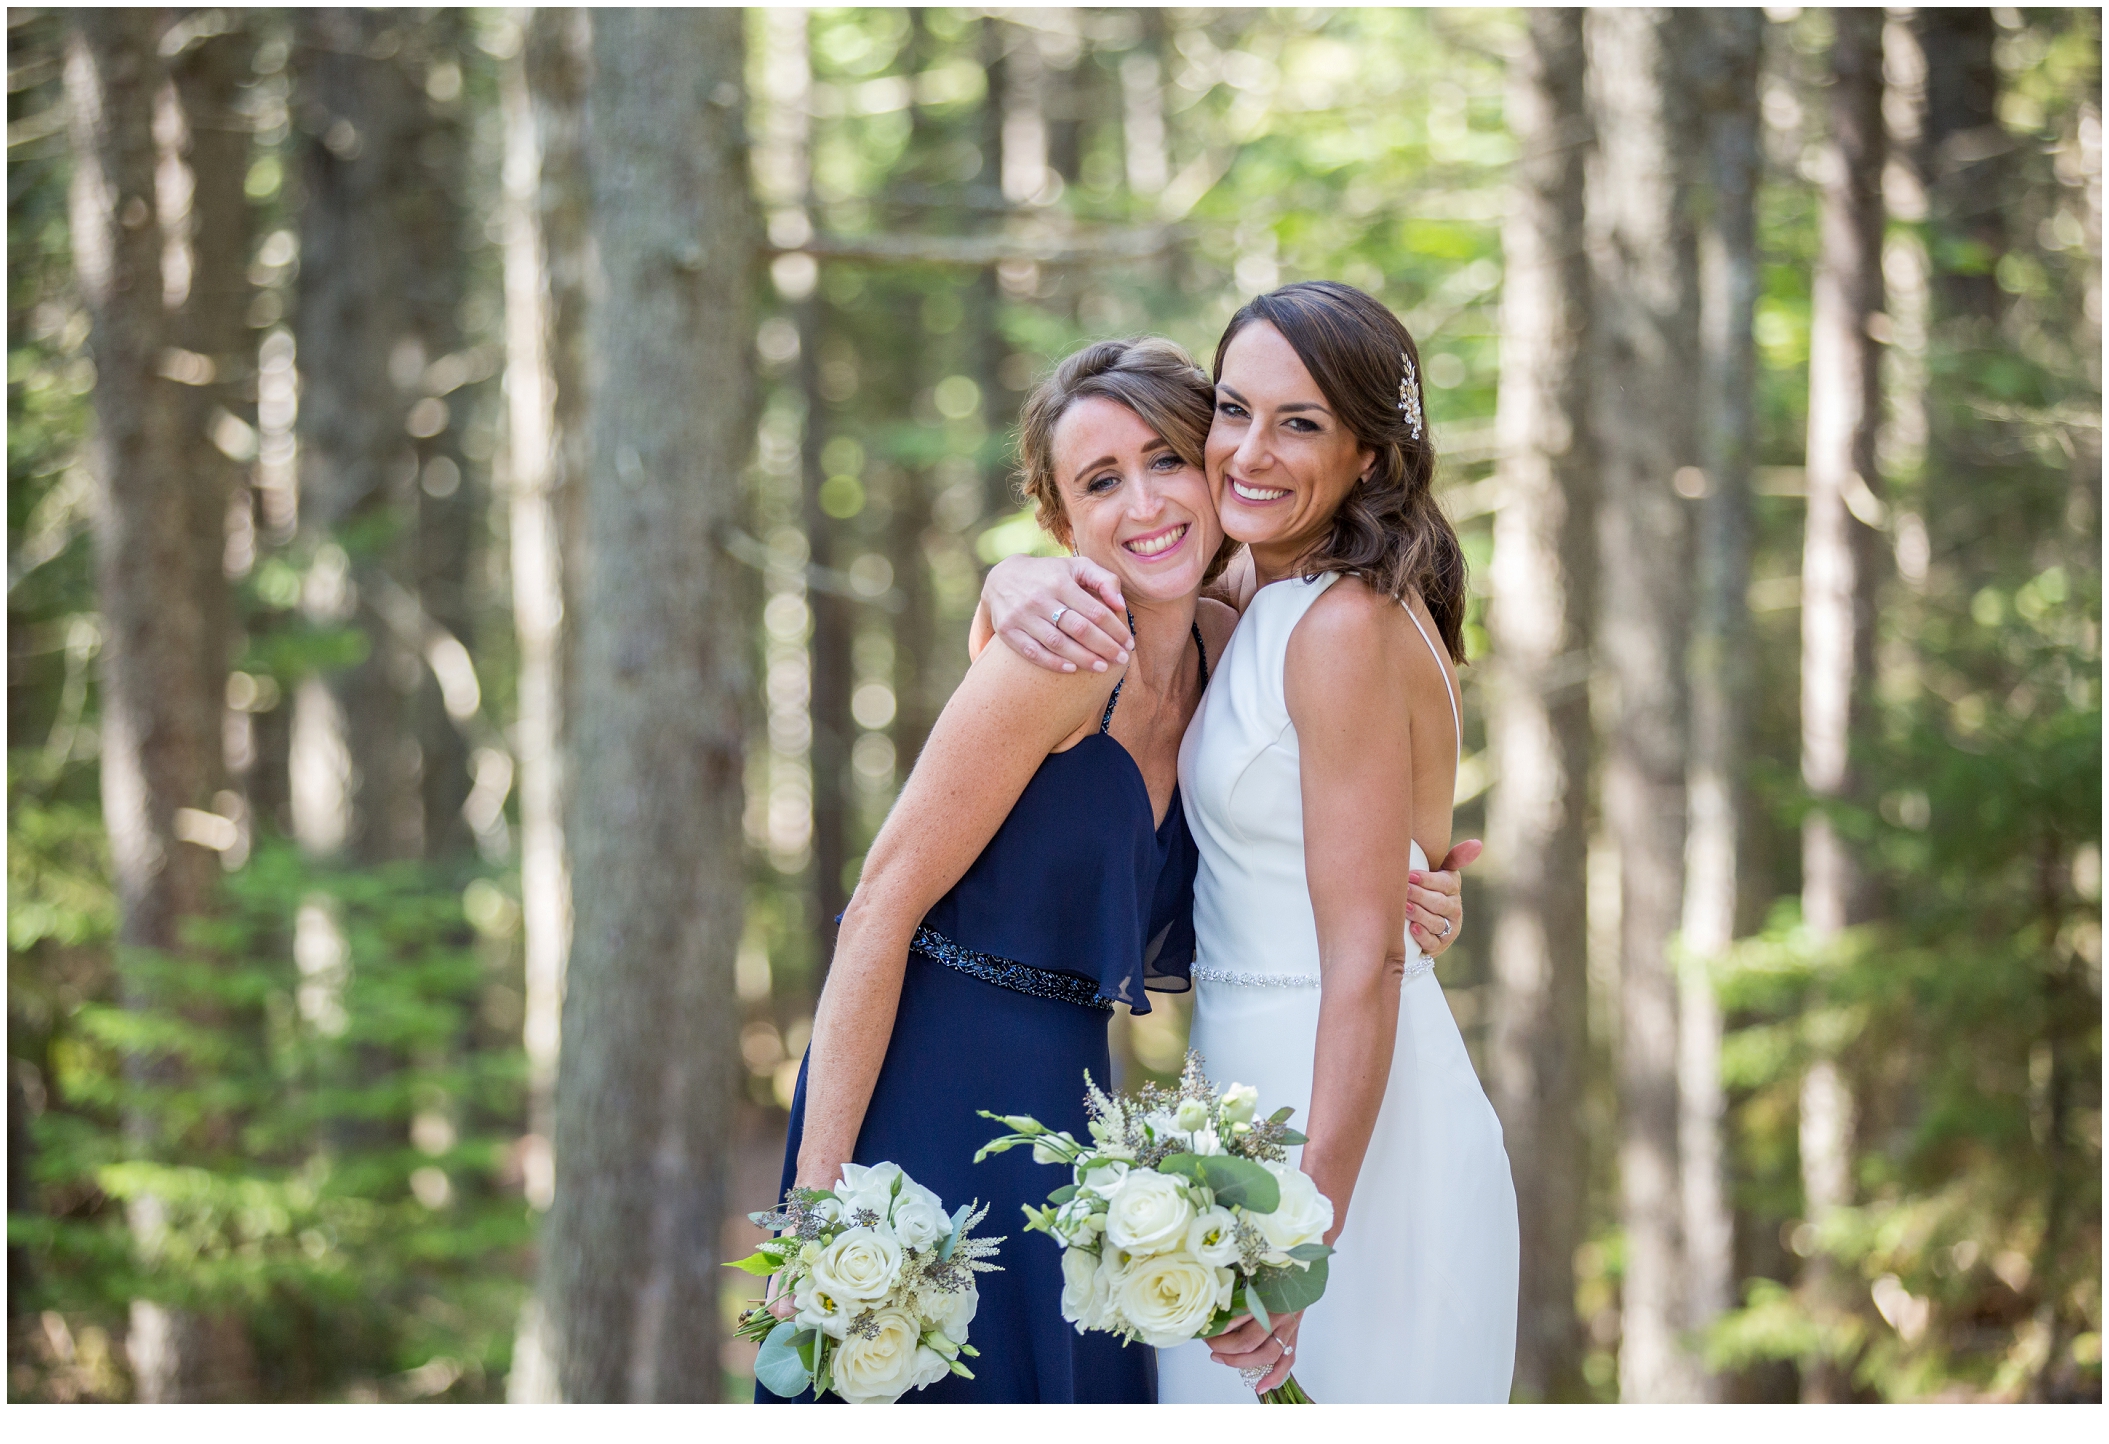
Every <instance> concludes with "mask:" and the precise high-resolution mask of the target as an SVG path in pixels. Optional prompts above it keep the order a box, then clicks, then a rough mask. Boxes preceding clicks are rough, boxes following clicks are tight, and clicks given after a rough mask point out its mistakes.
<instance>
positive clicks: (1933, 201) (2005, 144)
mask: <svg viewBox="0 0 2109 1444" xmlns="http://www.w3.org/2000/svg"><path fill="white" fill-rule="evenodd" d="M1912 19H1913V28H1914V29H1915V30H1916V31H1917V33H1918V42H1919V50H1920V53H1921V55H1922V56H1923V57H1924V64H1925V87H1926V92H1925V111H1924V114H1923V117H1922V120H1921V124H1920V129H1919V135H1918V146H1917V153H1916V154H1915V155H1914V156H1913V157H1912V158H1911V159H1912V161H1913V165H1914V169H1916V170H1917V171H1918V173H1919V176H1920V178H1921V180H1922V182H1923V183H1924V184H1925V186H1926V189H1927V200H1928V205H1929V215H1928V219H1929V221H1930V222H1931V224H1932V227H1933V230H1934V232H1935V233H1936V235H1937V236H1938V237H1939V238H1940V240H1941V242H1942V243H1943V245H1942V246H1941V249H1942V250H1943V251H1944V252H1945V253H1946V256H1945V264H1941V265H1938V266H1937V267H1936V274H1937V280H1936V283H1935V291H1936V299H1937V304H1938V306H1939V309H1940V311H1941V313H1942V314H1943V315H1944V316H1957V317H1965V316H1966V317H1971V318H1974V319H1975V320H1977V321H1980V322H1992V321H1996V320H1997V319H1998V318H1999V313H2000V310H2001V309H2002V299H2001V293H2000V289H1999V283H1998V280H1997V279H1996V278H1995V276H1994V275H1993V271H1994V269H1995V264H1996V262H1997V261H1998V260H1999V258H2000V257H2001V256H2002V255H2004V254H2005V253H2006V249H2007V232H2006V214H2005V209H2004V203H2005V201H2006V199H2007V193H2006V186H2005V185H2004V184H2003V179H2002V177H2003V170H2004V167H2003V166H2002V162H2004V161H2006V160H2007V159H2008V158H2009V157H2010V155H2011V152H2012V149H2013V141H2012V140H2011V139H2010V138H2009V137H2008V135H2007V133H2006V131H2005V129H2004V128H2003V127H2002V126H2001V125H2000V124H1999V114H1998V105H1999V67H1998V65H1997V63H1996V62H1995V61H1994V59H1993V45H1994V42H1995V41H1996V40H1997V39H1998V38H1999V27H1998V23H1997V22H1996V21H1995V20H1994V19H1993V17H1992V12H1991V10H1990V9H1989V8H1987V7H1985V6H1981V5H1957V6H1953V7H1949V6H1939V5H1927V6H1920V7H1918V9H1917V10H1916V11H1915V12H1914V14H1913V17H1912Z"/></svg>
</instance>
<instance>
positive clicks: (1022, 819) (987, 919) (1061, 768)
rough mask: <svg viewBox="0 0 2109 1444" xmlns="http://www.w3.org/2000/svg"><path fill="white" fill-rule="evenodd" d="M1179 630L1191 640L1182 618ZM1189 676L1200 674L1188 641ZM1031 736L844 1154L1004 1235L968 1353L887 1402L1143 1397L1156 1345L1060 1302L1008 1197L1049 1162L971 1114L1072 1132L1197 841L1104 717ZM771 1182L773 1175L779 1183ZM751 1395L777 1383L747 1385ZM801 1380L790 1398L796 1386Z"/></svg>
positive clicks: (1058, 1273) (801, 1101) (1028, 1189)
mask: <svg viewBox="0 0 2109 1444" xmlns="http://www.w3.org/2000/svg"><path fill="white" fill-rule="evenodd" d="M1194 641H1195V644H1196V645H1199V644H1200V641H1201V635H1200V630H1199V628H1196V629H1195V632H1194ZM1201 680H1202V683H1203V685H1206V683H1207V680H1208V661H1207V655H1206V652H1205V651H1204V653H1203V655H1202V661H1201ZM1119 700H1120V692H1119V689H1118V688H1115V690H1114V694H1113V697H1112V698H1111V699H1110V700H1109V701H1108V702H1107V704H1106V715H1105V719H1104V720H1103V721H1102V722H1101V723H1100V724H1099V730H1098V732H1097V733H1095V734H1094V735H1092V736H1088V737H1086V738H1085V739H1084V740H1083V741H1082V742H1079V743H1078V744H1077V745H1076V746H1074V747H1071V748H1070V749H1068V750H1067V751H1065V752H1056V753H1051V754H1049V756H1048V758H1047V760H1046V761H1045V762H1043V763H1041V764H1040V768H1039V770H1038V771H1037V772H1035V773H1034V774H1033V777H1032V780H1031V781H1030V782H1028V783H1027V784H1026V786H1025V791H1024V792H1023V793H1022V794H1020V796H1019V798H1018V801H1017V803H1016V805H1015V806H1013V807H1012V808H1011V812H1010V816H1008V817H1007V818H1005V819H1004V821H1003V825H1002V826H1001V827H999V828H998V829H997V830H996V835H995V836H994V837H993V838H991V839H990V840H989V844H988V846H987V847H986V848H984V849H982V853H981V856H980V857H978V858H977V859H975V861H974V864H973V866H972V867H970V868H968V869H967V872H966V875H965V876H964V877H962V878H961V879H960V880H959V882H958V884H957V885H956V886H954V887H953V889H952V890H951V891H950V892H948V893H946V894H945V896H944V897H942V898H941V899H939V900H938V903H937V905H936V906H935V907H933V908H931V909H930V911H929V913H928V914H926V915H925V916H924V918H923V923H922V926H921V927H919V928H918V929H917V930H916V933H915V941H914V945H913V947H912V949H911V951H910V952H909V954H908V970H907V974H906V976H905V977H904V978H903V980H902V983H901V1003H900V1010H899V1012H898V1013H897V1014H896V1015H895V1017H894V1024H893V1037H892V1039H891V1041H890V1042H889V1043H888V1045H887V1049H886V1061H885V1063H884V1064H883V1065H882V1066H881V1068H880V1070H879V1081H878V1083H877V1085H876V1086H875V1087H874V1088H873V1089H872V1095H871V1104H870V1106H869V1107H868V1108H867V1109H866V1110H865V1114H864V1126H863V1128H862V1130H861V1131H860V1132H859V1133H858V1135H857V1146H856V1149H855V1154H854V1157H853V1159H852V1161H853V1162H856V1163H862V1164H867V1165H869V1164H876V1163H882V1162H889V1161H890V1162H893V1163H898V1164H899V1165H900V1166H901V1167H902V1168H903V1169H905V1170H907V1172H908V1175H909V1176H910V1177H911V1178H913V1179H915V1181H916V1182H918V1183H921V1184H923V1185H924V1186H926V1187H928V1188H930V1189H933V1190H935V1191H936V1193H937V1195H938V1196H939V1197H940V1198H942V1199H943V1200H944V1202H945V1206H946V1207H947V1208H957V1207H958V1206H959V1205H960V1204H962V1203H965V1202H967V1201H968V1200H970V1199H979V1200H980V1201H981V1202H983V1203H986V1204H988V1205H989V1214H988V1218H987V1219H986V1220H984V1222H983V1223H982V1225H981V1226H980V1227H979V1228H978V1229H976V1230H975V1232H976V1233H977V1234H978V1235H979V1236H981V1237H984V1238H996V1237H1001V1238H1004V1239H1006V1240H1007V1241H1006V1242H1005V1244H1004V1246H1003V1251H1002V1252H1001V1253H1000V1254H999V1255H998V1256H997V1257H996V1258H995V1259H994V1260H993V1262H995V1263H997V1264H999V1265H1001V1266H1002V1272H1000V1273H986V1274H982V1275H981V1276H980V1280H979V1287H980V1292H981V1303H980V1307H979V1309H978V1311H977V1312H976V1313H975V1316H974V1322H973V1324H972V1326H971V1328H970V1330H969V1342H971V1343H972V1344H973V1345H974V1347H975V1348H977V1349H979V1350H980V1351H981V1357H980V1358H978V1359H970V1360H967V1361H966V1362H967V1363H968V1365H969V1367H971V1368H972V1369H973V1371H974V1375H975V1377H974V1378H973V1379H971V1380H968V1379H962V1378H960V1377H958V1376H957V1375H953V1376H950V1377H947V1378H945V1379H943V1380H940V1381H939V1382H938V1383H935V1384H932V1385H931V1386H930V1387H929V1388H927V1389H925V1390H923V1391H921V1392H920V1393H909V1394H907V1395H905V1396H904V1397H903V1399H902V1401H901V1402H903V1403H911V1402H913V1403H930V1404H939V1403H945V1404H950V1403H974V1404H1032V1403H1041V1404H1068V1403H1077V1404H1152V1403H1155V1402H1156V1401H1157V1359H1156V1351H1155V1350H1153V1349H1150V1348H1147V1347H1145V1346H1143V1345H1141V1344H1134V1345H1123V1344H1122V1343H1120V1342H1119V1341H1118V1340H1116V1339H1115V1338H1113V1337H1112V1336H1111V1335H1108V1334H1102V1333H1092V1334H1078V1333H1077V1332H1076V1329H1075V1328H1074V1326H1072V1325H1070V1324H1068V1323H1065V1322H1064V1321H1063V1319H1062V1310H1061V1299H1062V1265H1061V1251H1060V1248H1059V1247H1058V1246H1057V1245H1056V1243H1055V1242H1054V1240H1052V1239H1050V1238H1048V1237H1047V1236H1046V1235H1044V1234H1037V1233H1035V1234H1027V1233H1026V1232H1025V1231H1024V1213H1023V1209H1024V1206H1025V1205H1027V1204H1034V1205H1038V1204H1041V1203H1044V1202H1045V1201H1046V1198H1047V1195H1048V1193H1049V1192H1050V1191H1051V1190H1053V1189H1054V1188H1056V1187H1058V1186H1059V1185H1061V1184H1062V1183H1064V1182H1066V1181H1067V1180H1066V1179H1065V1178H1064V1177H1063V1176H1062V1174H1061V1172H1060V1171H1059V1170H1058V1169H1054V1168H1050V1167H1048V1166H1046V1165H1045V1164H1037V1163H1034V1162H1033V1161H1032V1153H1031V1151H1030V1150H1028V1149H1022V1148H1019V1149H1013V1150H1011V1151H1010V1152H1009V1153H1003V1154H998V1155H996V1156H995V1157H993V1158H990V1159H987V1160H986V1161H984V1162H982V1163H979V1164H976V1163H974V1162H973V1161H972V1160H973V1157H974V1151H975V1150H976V1149H978V1148H980V1147H981V1145H982V1144H984V1143H986V1142H988V1141H989V1140H990V1139H991V1138H993V1137H995V1136H996V1135H997V1134H998V1133H1001V1132H1003V1131H1004V1130H1003V1128H1002V1126H1001V1125H1000V1124H995V1123H991V1122H990V1121H989V1120H988V1119H986V1118H982V1117H979V1116H978V1110H980V1109H983V1108H986V1109H988V1110H989V1111H990V1112H992V1113H1025V1114H1030V1115H1031V1116H1033V1117H1035V1118H1037V1119H1039V1120H1040V1121H1041V1122H1042V1123H1045V1124H1046V1125H1047V1126H1048V1127H1050V1128H1056V1129H1067V1130H1069V1131H1070V1132H1071V1133H1073V1134H1075V1135H1076V1136H1077V1137H1079V1138H1082V1137H1083V1136H1084V1130H1085V1121H1086V1120H1085V1112H1084V1071H1085V1070H1086V1069H1089V1070H1090V1072H1091V1076H1092V1077H1093V1078H1095V1079H1097V1080H1098V1081H1099V1083H1100V1085H1101V1086H1111V1081H1112V1080H1111V1074H1112V1062H1111V1059H1110V1057H1109V1055H1108V1052H1107V1047H1106V1022H1107V1019H1108V1017H1109V1015H1110V1014H1111V1013H1112V1011H1113V1003H1114V1002H1115V1001H1116V1000H1117V1001H1120V1002H1123V1003H1126V1004H1127V1005H1128V1006H1129V1007H1130V1008H1132V1009H1133V1010H1134V1011H1135V1012H1137V1013H1147V1012H1149V1011H1150V1003H1149V992H1151V991H1156V992H1181V993H1183V992H1185V991H1186V990H1187V989H1188V988H1189V987H1191V986H1192V984H1191V982H1190V981H1189V977H1188V972H1189V969H1190V968H1191V966H1192V963H1193V955H1194V933H1193V885H1194V870H1195V867H1196V865H1197V854H1196V852H1195V849H1194V842H1193V837H1192V835H1191V834H1190V833H1188V831H1187V828H1186V815H1185V811H1184V809H1183V808H1182V807H1181V806H1180V801H1179V796H1178V793H1177V791H1176V789H1175V790H1174V792H1173V795H1172V801H1171V807H1170V809H1169V810H1168V811H1167V812H1166V813H1165V818H1164V823H1163V825H1162V826H1157V825H1156V823H1155V819H1154V816H1153V812H1152V808H1151V805H1150V791H1149V787H1148V786H1147V784H1145V783H1144V781H1143V777H1142V770H1141V768H1140V767H1138V766H1137V765H1136V763H1135V759H1134V758H1133V756H1132V755H1131V754H1130V753H1129V752H1128V749H1127V748H1126V747H1124V746H1122V745H1121V744H1120V743H1119V742H1118V741H1116V740H1114V738H1113V737H1112V736H1111V735H1110V734H1109V733H1108V732H1107V730H1106V728H1107V727H1108V726H1109V725H1111V723H1112V720H1113V708H1114V706H1115V704H1116V703H1118V702H1119ZM811 1063H812V1054H811V1052H810V1051H808V1053H807V1055H806V1059H805V1062H804V1063H802V1064H801V1065H800V1067H799V1071H798V1090H797V1093H796V1095H795V1096H794V1097H793V1099H792V1101H791V1126H790V1136H789V1138H788V1139H787V1140H786V1142H785V1145H784V1169H783V1182H782V1188H785V1189H788V1188H789V1187H790V1186H791V1184H792V1183H793V1181H794V1180H795V1178H796V1175H797V1167H798V1147H799V1140H800V1139H801V1138H802V1137H803V1135H804V1132H805V1109H806V1070H807V1068H808V1067H809V1066H810V1065H811ZM778 1196H779V1197H781V1196H782V1195H781V1193H779V1195H778ZM754 1397H755V1401H756V1402H757V1403H780V1402H785V1401H783V1400H780V1399H779V1398H778V1397H777V1396H776V1395H775V1394H772V1393H770V1392H769V1391H768V1390H767V1389H765V1388H763V1387H762V1386H761V1385H760V1384H756V1385H755V1390H754ZM811 1399H812V1395H811V1394H810V1393H806V1394H801V1395H800V1396H799V1399H798V1400H797V1401H795V1402H810V1401H811Z"/></svg>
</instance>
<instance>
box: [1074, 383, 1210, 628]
mask: <svg viewBox="0 0 2109 1444" xmlns="http://www.w3.org/2000/svg"><path fill="white" fill-rule="evenodd" d="M1053 442H1054V444H1053V448H1052V450H1053V453H1054V471H1055V481H1056V484H1057V485H1058V486H1059V487H1060V488H1061V495H1062V512H1063V519H1064V521H1065V522H1066V524H1067V530H1068V531H1069V536H1067V537H1065V538H1063V540H1066V541H1068V542H1070V543H1071V544H1072V545H1073V546H1075V547H1076V549H1077V552H1078V553H1079V554H1080V555H1082V556H1086V557H1089V558H1090V559H1091V560H1092V561H1095V562H1097V563H1098V564H1099V565H1100V566H1102V567H1105V568H1106V569H1108V570H1109V571H1111V572H1113V573H1114V575H1116V576H1118V577H1119V578H1120V584H1121V589H1122V591H1123V592H1125V593H1126V594H1127V595H1128V596H1129V597H1131V598H1136V599H1142V600H1150V601H1172V600H1176V599H1177V598H1180V597H1185V596H1190V595H1191V594H1193V593H1194V592H1197V591H1199V590H1200V589H1201V579H1202V576H1203V575H1204V574H1205V573H1206V572H1207V570H1208V563H1209V561H1210V559H1211V558H1212V557H1214V556H1215V554H1216V548H1217V546H1218V545H1220V544H1221V542H1222V538H1223V533H1222V529H1221V526H1220V524H1219V523H1218V522H1217V520H1216V507H1215V498H1214V496H1213V495H1212V494H1211V491H1210V488H1209V483H1208V477H1207V475H1206V474H1205V473H1204V472H1203V471H1202V470H1201V468H1199V467H1197V466H1195V465H1193V464H1192V463H1191V462H1188V461H1184V460H1182V459H1181V458H1180V456H1179V454H1178V453H1177V452H1176V451H1174V450H1172V448H1171V444H1170V443H1169V442H1167V441H1166V440H1165V439H1164V438H1163V437H1162V436H1159V435H1158V434H1157V432H1156V431H1155V430H1154V429H1153V428H1152V427H1151V426H1150V424H1149V423H1148V422H1146V421H1144V420H1143V419H1142V418H1141V417H1139V416H1137V415H1136V414H1135V413H1134V412H1132V411H1130V410H1129V409H1128V408H1127V407H1125V406H1123V405H1121V404H1120V403H1119V402H1117V401H1110V400H1108V399H1106V398H1105V397H1103V396H1087V397H1085V398H1084V399H1082V400H1081V401H1078V402H1077V403H1076V404H1075V405H1073V406H1071V407H1070V408H1069V410H1068V411H1067V412H1065V413H1064V414H1063V416H1062V419H1061V420H1060V421H1059V422H1057V423H1056V424H1055V429H1054V437H1053Z"/></svg>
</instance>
